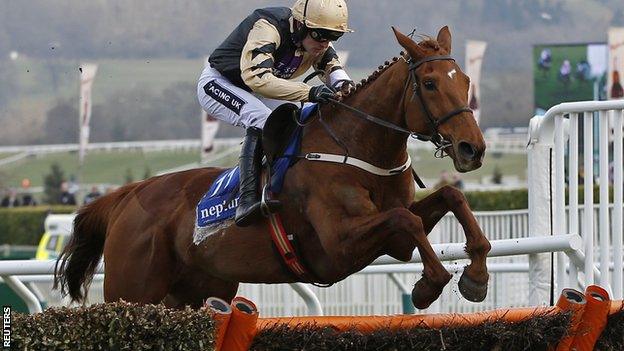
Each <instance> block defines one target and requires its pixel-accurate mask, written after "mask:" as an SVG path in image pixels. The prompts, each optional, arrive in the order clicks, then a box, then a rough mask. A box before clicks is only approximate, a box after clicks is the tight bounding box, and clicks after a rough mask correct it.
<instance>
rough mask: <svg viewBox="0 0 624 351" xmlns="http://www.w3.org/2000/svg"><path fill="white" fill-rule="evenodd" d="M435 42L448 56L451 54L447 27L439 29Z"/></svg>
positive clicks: (449, 35) (449, 33)
mask: <svg viewBox="0 0 624 351" xmlns="http://www.w3.org/2000/svg"><path fill="white" fill-rule="evenodd" d="M436 40H437V41H438V44H439V45H440V47H441V48H442V49H444V50H446V52H447V53H449V54H450V53H451V31H450V30H449V27H448V26H444V27H442V28H441V29H440V31H439V32H438V39H436Z"/></svg>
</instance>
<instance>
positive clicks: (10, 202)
mask: <svg viewBox="0 0 624 351" xmlns="http://www.w3.org/2000/svg"><path fill="white" fill-rule="evenodd" d="M0 206H2V207H19V206H20V202H19V200H18V199H17V192H16V191H15V189H9V192H8V193H7V194H6V196H5V197H4V198H3V199H2V203H1V204H0Z"/></svg>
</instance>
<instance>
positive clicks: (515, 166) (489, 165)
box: [412, 151, 527, 187]
mask: <svg viewBox="0 0 624 351" xmlns="http://www.w3.org/2000/svg"><path fill="white" fill-rule="evenodd" d="M412 159H413V160H412V161H413V163H412V165H413V167H414V170H415V171H416V173H418V175H419V176H420V177H421V178H427V179H437V178H438V177H439V175H440V172H442V171H444V170H446V171H449V172H450V173H457V171H456V170H455V167H454V166H453V161H452V160H451V159H450V158H449V157H446V158H444V159H436V158H434V157H433V152H431V151H419V152H417V153H412ZM496 167H498V169H499V170H500V172H501V173H502V174H503V176H517V177H518V179H519V180H524V179H526V172H527V160H526V155H515V154H509V155H507V154H506V155H496V154H493V153H486V155H485V159H484V160H483V166H481V168H479V169H477V170H475V171H472V172H469V173H461V179H463V180H464V181H466V180H469V181H471V182H479V181H481V179H483V178H484V177H491V176H492V174H494V168H496ZM426 185H427V186H428V187H430V186H433V185H434V184H426Z"/></svg>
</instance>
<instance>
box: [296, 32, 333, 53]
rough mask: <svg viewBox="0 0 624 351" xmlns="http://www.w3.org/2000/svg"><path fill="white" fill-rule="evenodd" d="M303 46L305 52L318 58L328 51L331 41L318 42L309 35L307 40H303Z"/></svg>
mask: <svg viewBox="0 0 624 351" xmlns="http://www.w3.org/2000/svg"><path fill="white" fill-rule="evenodd" d="M302 45H303V48H304V49H305V51H307V52H309V53H310V54H312V55H314V56H318V55H321V54H322V53H324V52H325V50H327V48H328V47H329V40H323V41H317V40H315V39H314V38H312V36H310V33H308V35H306V37H305V39H303V42H302Z"/></svg>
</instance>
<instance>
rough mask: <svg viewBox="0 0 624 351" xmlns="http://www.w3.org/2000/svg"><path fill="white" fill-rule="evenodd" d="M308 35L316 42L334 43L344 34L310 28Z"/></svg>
mask: <svg viewBox="0 0 624 351" xmlns="http://www.w3.org/2000/svg"><path fill="white" fill-rule="evenodd" d="M309 33H310V37H312V39H314V40H316V41H318V42H325V41H336V40H338V39H340V37H342V35H343V34H344V33H343V32H338V31H334V30H328V29H322V28H310V29H309Z"/></svg>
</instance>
